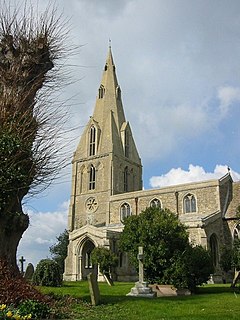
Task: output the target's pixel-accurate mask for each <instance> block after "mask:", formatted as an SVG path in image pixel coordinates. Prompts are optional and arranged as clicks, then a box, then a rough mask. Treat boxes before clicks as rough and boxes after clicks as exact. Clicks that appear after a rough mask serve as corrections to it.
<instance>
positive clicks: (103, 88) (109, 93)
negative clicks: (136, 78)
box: [93, 44, 126, 130]
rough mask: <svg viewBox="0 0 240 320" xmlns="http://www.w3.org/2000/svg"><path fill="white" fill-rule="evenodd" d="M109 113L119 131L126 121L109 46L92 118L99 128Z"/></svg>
mask: <svg viewBox="0 0 240 320" xmlns="http://www.w3.org/2000/svg"><path fill="white" fill-rule="evenodd" d="M109 112H112V113H113V117H114V120H115V123H116V126H117V128H118V130H120V129H121V126H122V124H123V123H124V122H125V121H126V120H125V115H124V111H123V106H122V99H121V89H120V86H119V84H118V80H117V76H116V68H115V64H114V61H113V55H112V49H111V45H110V44H109V48H108V55H107V59H106V63H105V66H104V70H103V75H102V79H101V83H100V86H99V89H98V96H97V100H96V105H95V110H94V113H93V118H94V119H95V120H96V121H97V122H98V123H99V124H100V126H101V124H102V125H103V124H104V122H105V120H106V118H107V115H109Z"/></svg>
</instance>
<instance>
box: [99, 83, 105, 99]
mask: <svg viewBox="0 0 240 320" xmlns="http://www.w3.org/2000/svg"><path fill="white" fill-rule="evenodd" d="M104 94H105V88H104V86H103V85H102V84H101V85H100V87H99V89H98V99H102V98H103V96H104Z"/></svg>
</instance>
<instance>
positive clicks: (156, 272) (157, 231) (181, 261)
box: [120, 208, 213, 291]
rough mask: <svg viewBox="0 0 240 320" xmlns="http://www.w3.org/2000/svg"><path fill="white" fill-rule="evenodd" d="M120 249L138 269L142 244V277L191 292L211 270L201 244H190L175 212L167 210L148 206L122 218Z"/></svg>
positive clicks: (202, 281)
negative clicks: (126, 253)
mask: <svg viewBox="0 0 240 320" xmlns="http://www.w3.org/2000/svg"><path fill="white" fill-rule="evenodd" d="M124 225H125V226H124V230H123V233H122V236H121V238H120V248H121V250H122V251H127V252H128V254H129V257H130V260H131V261H132V263H133V265H134V266H135V267H136V268H137V267H138V261H137V254H138V247H139V246H143V247H144V272H145V278H146V280H147V281H149V282H151V283H168V284H173V285H175V286H176V287H187V288H189V289H190V290H191V291H194V289H195V287H196V285H199V284H202V283H204V282H206V281H207V280H208V278H209V275H210V273H212V272H213V267H212V262H211V257H210V255H209V253H208V252H207V251H206V250H205V249H204V248H202V247H200V246H196V247H193V246H192V245H191V244H190V243H189V240H188V232H187V228H186V226H184V225H183V224H182V223H181V222H180V221H179V219H178V217H177V215H176V214H174V213H172V212H170V211H169V210H167V209H164V210H163V209H159V208H147V209H146V210H145V211H143V212H141V213H140V214H139V215H138V216H131V217H129V218H127V219H126V220H125V221H124Z"/></svg>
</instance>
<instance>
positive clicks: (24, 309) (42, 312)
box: [18, 300, 51, 319]
mask: <svg viewBox="0 0 240 320" xmlns="http://www.w3.org/2000/svg"><path fill="white" fill-rule="evenodd" d="M50 310H51V309H50V307H49V306H48V305H47V304H45V303H42V302H39V301H34V300H25V301H24V302H22V303H21V304H20V305H19V306H18V312H19V314H20V315H21V316H24V315H25V314H29V315H31V318H30V319H47V318H48V316H49V314H50Z"/></svg>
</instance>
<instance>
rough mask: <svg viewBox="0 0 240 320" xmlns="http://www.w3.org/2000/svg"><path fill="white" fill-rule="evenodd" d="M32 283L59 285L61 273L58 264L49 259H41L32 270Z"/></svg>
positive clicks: (48, 285) (50, 285) (49, 285)
mask: <svg viewBox="0 0 240 320" xmlns="http://www.w3.org/2000/svg"><path fill="white" fill-rule="evenodd" d="M33 284H35V285H37V286H47V287H58V286H61V284H62V274H61V272H60V268H59V265H58V264H57V263H56V262H55V261H53V260H51V259H43V260H41V261H40V262H39V263H38V265H37V267H36V271H35V272H34V275H33Z"/></svg>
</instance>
